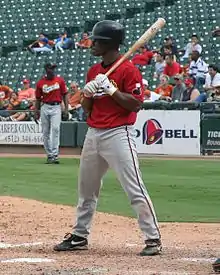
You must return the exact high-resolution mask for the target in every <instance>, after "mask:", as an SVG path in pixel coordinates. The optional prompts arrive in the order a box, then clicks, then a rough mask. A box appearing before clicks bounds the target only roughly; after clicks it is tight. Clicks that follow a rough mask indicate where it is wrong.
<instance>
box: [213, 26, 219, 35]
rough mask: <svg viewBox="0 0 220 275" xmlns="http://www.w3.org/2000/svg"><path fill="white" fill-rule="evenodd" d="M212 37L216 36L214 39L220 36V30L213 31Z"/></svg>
mask: <svg viewBox="0 0 220 275" xmlns="http://www.w3.org/2000/svg"><path fill="white" fill-rule="evenodd" d="M212 36H214V37H218V36H220V28H217V29H215V30H213V31H212Z"/></svg>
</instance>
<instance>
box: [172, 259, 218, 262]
mask: <svg viewBox="0 0 220 275" xmlns="http://www.w3.org/2000/svg"><path fill="white" fill-rule="evenodd" d="M177 260H179V261H186V262H198V263H199V262H204V263H213V262H214V261H215V260H216V258H179V259H177Z"/></svg>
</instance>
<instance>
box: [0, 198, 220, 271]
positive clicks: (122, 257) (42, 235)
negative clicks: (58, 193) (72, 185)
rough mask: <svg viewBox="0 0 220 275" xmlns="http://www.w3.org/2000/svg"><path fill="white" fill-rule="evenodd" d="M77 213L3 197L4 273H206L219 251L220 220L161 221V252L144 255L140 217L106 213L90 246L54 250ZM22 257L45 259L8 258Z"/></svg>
mask: <svg viewBox="0 0 220 275" xmlns="http://www.w3.org/2000/svg"><path fill="white" fill-rule="evenodd" d="M74 217H75V209H73V208H72V207H67V206H62V205H53V204H46V203H41V202H37V201H33V200H27V199H23V198H12V197H1V198H0V274H1V275H3V274H4V275H35V274H37V275H58V274H60V275H61V274H62V275H72V274H74V275H76V274H77V275H78V274H83V275H85V274H86V275H93V274H98V275H105V274H106V275H127V274H128V275H133V274H134V275H147V274H151V275H159V274H161V275H183V274H184V275H186V274H199V275H207V274H213V273H212V265H211V263H212V262H213V261H214V259H215V258H216V257H217V255H220V245H219V242H220V230H219V225H218V224H192V223H191V224H189V223H161V224H160V228H161V233H162V241H163V253H162V254H161V255H160V256H154V257H140V256H138V252H140V251H141V249H142V248H143V238H142V235H141V233H140V231H139V229H138V226H137V223H136V220H135V219H130V218H125V217H119V216H115V215H109V214H103V213H97V214H96V216H95V219H94V223H93V228H92V232H91V236H90V239H89V250H87V251H79V252H67V253H65V252H61V253H57V252H53V250H52V248H53V245H54V244H56V243H58V242H60V241H61V240H62V238H63V236H64V235H65V233H67V232H71V229H72V225H73V222H74ZM21 258H23V261H27V258H29V260H32V261H39V260H41V261H42V262H40V263H37V262H36V263H27V262H23V263H16V262H7V260H12V261H15V260H14V259H20V260H21ZM24 258H26V259H24ZM45 260H47V261H48V262H43V261H45ZM5 261H6V262H5Z"/></svg>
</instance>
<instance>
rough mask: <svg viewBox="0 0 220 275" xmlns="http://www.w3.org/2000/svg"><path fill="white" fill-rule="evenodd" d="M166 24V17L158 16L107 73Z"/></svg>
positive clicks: (107, 74)
mask: <svg viewBox="0 0 220 275" xmlns="http://www.w3.org/2000/svg"><path fill="white" fill-rule="evenodd" d="M165 24H166V21H165V19H163V18H158V19H157V21H156V22H155V23H154V24H153V25H152V26H151V27H150V28H149V29H148V30H146V32H145V33H144V34H143V35H142V36H141V37H140V38H139V39H138V40H137V41H136V42H135V43H134V45H133V46H132V47H131V48H130V49H129V50H128V51H127V52H126V53H125V54H124V55H123V56H122V58H120V59H119V60H118V61H117V62H116V63H115V64H114V65H113V66H112V67H111V69H109V70H108V71H107V73H106V74H105V75H106V76H109V75H110V74H111V73H112V72H113V71H114V70H115V69H116V68H118V66H120V65H121V63H123V62H124V61H125V60H126V59H127V58H129V57H130V56H131V55H132V54H133V53H134V52H136V50H138V49H139V48H140V47H141V46H143V45H144V44H145V43H146V42H148V41H149V40H150V39H151V38H153V37H154V36H155V35H156V34H157V32H158V31H159V30H161V29H162V28H163V27H164V25H165Z"/></svg>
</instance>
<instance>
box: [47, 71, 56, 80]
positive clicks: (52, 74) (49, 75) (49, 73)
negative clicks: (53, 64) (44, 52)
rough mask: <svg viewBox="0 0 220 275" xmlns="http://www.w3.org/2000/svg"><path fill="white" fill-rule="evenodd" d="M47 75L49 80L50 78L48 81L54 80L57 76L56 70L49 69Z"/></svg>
mask: <svg viewBox="0 0 220 275" xmlns="http://www.w3.org/2000/svg"><path fill="white" fill-rule="evenodd" d="M46 74H47V78H48V79H53V78H54V76H55V72H54V69H49V68H47V69H46Z"/></svg>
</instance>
